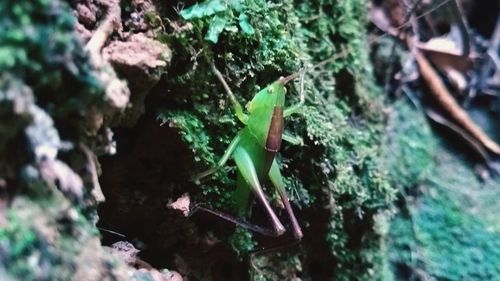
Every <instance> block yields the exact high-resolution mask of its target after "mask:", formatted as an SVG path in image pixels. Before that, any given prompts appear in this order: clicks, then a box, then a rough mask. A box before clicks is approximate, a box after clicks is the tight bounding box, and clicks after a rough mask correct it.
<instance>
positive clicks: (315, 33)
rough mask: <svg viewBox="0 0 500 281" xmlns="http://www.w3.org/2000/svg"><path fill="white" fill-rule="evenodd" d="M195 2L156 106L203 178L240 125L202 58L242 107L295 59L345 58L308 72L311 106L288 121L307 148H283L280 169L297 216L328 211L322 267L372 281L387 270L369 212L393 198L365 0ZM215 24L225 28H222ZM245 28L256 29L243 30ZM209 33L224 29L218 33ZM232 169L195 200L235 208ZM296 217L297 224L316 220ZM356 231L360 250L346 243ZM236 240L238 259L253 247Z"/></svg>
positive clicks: (293, 97)
mask: <svg viewBox="0 0 500 281" xmlns="http://www.w3.org/2000/svg"><path fill="white" fill-rule="evenodd" d="M202 3H203V4H198V6H191V7H190V8H188V9H187V10H184V12H181V15H182V16H184V19H186V20H188V21H189V22H190V23H191V24H192V25H193V27H192V29H190V30H189V31H185V32H182V33H176V34H171V35H169V36H167V37H166V38H164V39H165V40H168V41H169V42H170V43H171V45H172V46H173V49H175V50H176V56H175V57H174V60H173V62H172V68H171V72H170V74H171V77H170V79H169V81H168V87H169V89H170V93H171V96H170V100H169V101H170V102H171V103H169V105H168V106H166V107H165V106H164V107H161V108H158V109H157V110H158V111H159V112H161V113H160V116H161V118H162V120H163V121H164V122H168V123H170V124H175V125H174V126H175V127H176V128H177V129H178V130H179V131H180V135H181V136H182V138H183V140H184V142H185V143H186V144H187V145H188V146H189V147H190V148H191V150H192V152H193V154H194V158H193V159H194V161H195V163H194V167H195V170H198V171H202V170H204V169H207V168H208V167H210V166H211V165H213V163H214V162H215V161H217V160H218V157H220V156H221V155H222V153H223V152H224V150H225V149H226V147H227V145H228V144H229V142H230V141H231V139H232V138H233V137H234V136H235V135H236V133H237V130H238V129H239V128H241V125H239V124H238V123H237V122H236V121H235V117H234V116H233V115H232V113H231V108H230V106H229V105H228V103H229V102H228V100H227V97H226V96H225V94H224V92H223V90H222V88H221V87H220V85H219V82H218V81H217V80H216V79H215V77H214V76H213V75H212V74H211V71H210V68H209V64H208V62H207V60H206V56H208V57H209V58H213V59H214V60H215V63H216V65H217V66H218V67H219V68H220V69H221V70H223V73H224V77H225V79H226V80H227V81H228V82H229V84H230V85H231V87H232V88H233V90H234V91H235V92H236V94H237V98H238V99H239V100H240V101H241V103H242V104H245V103H246V102H247V101H249V100H250V99H251V98H252V96H253V94H254V93H256V92H257V90H258V89H259V88H261V87H263V86H265V85H266V84H267V83H270V82H272V81H273V80H275V79H277V78H278V77H279V76H280V75H285V74H289V73H292V72H294V71H297V70H298V69H299V66H300V64H301V61H303V62H308V63H312V62H318V61H321V60H322V59H326V58H328V57H330V56H332V55H334V54H336V53H341V52H342V50H343V49H345V50H347V52H345V55H344V56H340V58H339V59H338V60H336V61H334V62H332V63H330V64H329V65H327V66H324V67H322V68H321V69H319V70H317V71H311V73H309V75H308V76H307V78H306V90H307V96H308V98H307V99H308V105H307V106H306V107H304V108H303V110H302V111H301V112H300V113H299V114H298V115H296V116H294V117H292V118H291V119H290V120H289V122H288V125H287V129H286V130H287V131H289V132H290V133H291V134H295V135H299V136H301V137H302V138H304V140H305V146H303V147H294V146H291V145H289V144H286V143H285V144H284V145H283V148H282V158H281V159H280V160H281V161H280V162H281V163H282V165H283V166H284V165H286V168H283V169H282V171H283V174H284V176H285V177H286V182H287V184H289V185H288V186H287V188H288V189H289V192H290V193H291V194H294V196H293V198H294V199H295V203H296V204H298V206H299V209H302V210H303V211H306V210H307V212H310V214H311V215H312V216H314V215H313V214H314V212H320V211H321V210H324V208H327V209H328V216H327V219H326V220H327V221H326V222H324V223H326V225H327V229H328V232H327V233H326V234H325V236H323V237H319V239H322V241H324V242H323V243H324V244H325V245H327V246H328V247H329V248H330V249H331V251H330V254H329V255H328V256H326V257H325V259H324V262H325V263H333V264H334V270H333V271H332V272H334V273H332V275H331V276H330V277H331V278H333V276H335V278H340V280H348V279H352V278H353V276H356V278H358V279H370V280H371V279H372V278H375V277H376V276H377V272H378V268H379V267H383V266H384V265H383V259H382V258H381V257H380V255H379V254H378V253H379V247H380V236H379V235H377V234H376V233H375V230H374V229H373V225H374V221H373V216H374V215H375V214H376V213H377V212H378V211H379V210H381V209H384V208H385V206H387V204H388V203H389V202H391V200H393V198H394V190H393V189H392V188H391V186H390V185H389V182H388V181H387V177H386V174H385V172H384V171H383V169H382V168H381V166H380V165H379V163H380V159H381V149H380V145H381V133H382V129H383V125H384V117H383V113H382V110H381V109H382V100H381V97H380V94H379V91H378V90H376V88H375V87H374V84H373V79H372V75H371V69H370V68H369V63H368V58H367V54H366V53H365V52H364V51H363V49H364V46H365V44H366V40H365V35H364V34H365V30H364V28H363V26H364V25H365V23H366V16H365V3H364V1H309V2H301V3H295V2H293V1H285V2H282V3H280V4H279V5H278V4H272V3H269V2H266V1H241V2H238V5H237V6H235V5H236V4H234V5H233V4H228V6H226V4H224V3H223V2H222V1H205V2H202ZM282 11H287V12H286V13H283V12H282ZM241 15H248V22H245V23H243V24H242V23H241V21H240V20H241ZM221 18H223V19H225V20H224V21H223V22H221V21H220V19H221ZM247 24H248V25H249V26H251V27H252V29H253V30H254V32H249V26H246V25H247ZM214 25H219V27H217V30H216V32H215V31H214V30H213V29H214V28H216V27H214ZM220 26H223V27H222V28H220ZM244 26H245V27H244ZM211 32H215V33H217V34H216V36H215V35H214V34H210V33H211ZM198 51H199V52H200V53H198ZM193 59H194V60H195V63H193V62H192V60H193ZM289 90H290V91H289V93H290V94H288V96H289V97H290V98H289V101H287V103H289V104H292V103H294V102H296V101H297V96H298V94H297V91H296V87H294V86H290V87H289ZM179 108H181V110H179ZM229 165H230V166H231V165H232V164H229ZM233 171H234V167H232V169H230V170H229V174H228V172H227V171H223V172H220V173H217V174H215V175H214V176H213V177H212V178H211V179H210V180H209V181H206V182H204V183H203V184H201V185H200V192H199V193H198V196H195V197H196V200H197V201H203V202H208V203H212V204H213V205H214V206H216V207H217V208H220V209H224V210H230V209H231V206H232V203H231V197H230V195H231V194H230V191H231V190H232V188H234V185H235V182H234V176H232V175H233ZM193 173H194V172H193ZM195 195H196V194H195ZM221 198H222V199H221ZM298 212H300V211H298ZM301 217H303V220H304V222H303V224H304V225H307V224H308V223H307V221H308V220H310V219H311V217H310V216H309V215H303V216H301ZM354 229H357V231H359V232H360V234H359V237H360V238H359V239H362V241H363V242H360V241H358V240H357V239H358V238H355V237H354V238H353V237H352V236H353V235H352V233H351V232H352V231H354ZM306 235H308V233H307V230H306ZM314 235H316V236H317V235H318V233H315V234H314ZM356 237H358V236H357V235H356ZM232 241H233V243H232V245H233V247H235V248H236V250H237V251H238V252H246V251H247V250H248V249H242V248H240V247H241V246H236V245H241V243H239V244H238V243H234V239H233V240H232ZM304 243H306V242H304ZM243 244H245V245H248V244H247V243H243ZM245 247H247V246H244V248H245ZM281 258H284V257H281ZM302 262H304V263H306V262H307V261H306V260H302ZM283 264H286V261H285V262H284V263H283ZM369 268H371V270H368V269H369ZM369 272H370V273H369ZM275 279H276V278H275ZM267 280H273V278H272V277H269V278H268V279H267Z"/></svg>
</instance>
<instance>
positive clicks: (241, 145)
mask: <svg viewBox="0 0 500 281" xmlns="http://www.w3.org/2000/svg"><path fill="white" fill-rule="evenodd" d="M212 71H213V72H214V74H215V75H216V76H217V78H218V79H219V81H220V82H221V83H222V85H223V86H224V88H225V90H226V92H227V93H228V95H229V98H230V100H231V103H232V106H233V110H234V112H235V115H236V117H237V118H238V119H239V120H240V121H241V122H242V123H243V124H244V125H245V127H244V128H243V129H241V130H240V131H239V132H238V134H237V135H236V137H235V138H234V139H233V140H232V141H231V143H230V145H229V147H228V148H227V149H226V151H225V152H224V154H223V156H222V158H221V159H220V160H219V162H218V163H217V164H216V166H215V167H213V168H211V169H209V170H207V171H204V172H202V173H200V174H198V175H197V176H195V178H194V180H195V181H196V182H199V180H200V179H201V178H204V177H206V176H208V175H210V174H212V173H214V172H216V171H217V170H219V169H221V168H222V167H223V166H224V165H225V164H226V162H227V161H228V160H229V158H230V157H231V156H232V158H233V159H234V161H235V162H236V166H237V168H238V175H237V188H236V190H235V191H234V198H235V201H236V206H237V209H238V210H236V211H237V213H238V214H239V215H244V214H246V213H247V211H246V210H247V209H248V207H249V204H250V202H251V200H250V198H253V197H252V194H253V195H254V196H255V198H257V200H258V201H259V202H260V203H261V204H262V205H263V206H264V209H265V212H266V213H267V215H268V217H269V220H270V223H271V228H268V227H263V226H259V225H256V224H252V223H249V222H248V221H245V220H242V219H240V218H238V217H236V216H233V215H229V214H226V213H222V212H220V211H216V210H212V209H210V208H207V207H203V206H200V205H197V206H195V207H194V208H193V209H192V210H191V214H193V213H194V212H196V211H198V210H203V211H205V212H209V213H212V214H214V215H216V216H218V217H221V218H223V219H225V220H228V221H230V222H233V223H235V224H237V225H240V226H242V227H245V228H247V229H249V230H251V231H254V232H257V233H260V234H262V235H266V236H272V237H277V236H280V235H282V234H283V233H285V231H286V229H285V227H284V226H283V223H282V222H281V221H280V220H279V218H278V216H277V215H276V213H275V212H274V210H273V209H272V208H271V205H270V203H269V201H268V200H267V198H266V196H265V194H264V191H263V189H262V182H264V181H267V180H269V181H270V183H271V184H272V185H273V187H274V188H275V190H276V191H277V193H278V195H279V197H280V198H281V200H282V202H283V205H284V207H285V210H286V212H287V215H288V219H289V220H290V223H291V226H292V232H293V238H294V239H295V240H296V241H298V240H300V239H301V238H302V236H303V234H302V229H301V228H300V225H299V223H298V222H297V219H296V217H295V214H294V212H293V209H292V206H291V205H290V201H289V198H288V195H287V192H286V190H285V185H284V183H283V177H282V175H281V172H280V169H279V165H278V163H277V162H276V159H275V157H276V154H277V153H278V151H279V149H280V146H281V141H282V140H285V141H288V142H291V143H293V144H301V143H302V140H301V139H300V138H297V137H293V136H288V135H286V134H284V133H283V127H284V118H286V117H288V116H290V115H292V114H294V113H296V112H298V111H299V110H300V108H301V106H302V105H303V104H304V101H305V94H304V74H305V71H301V72H298V73H295V74H292V75H289V76H287V77H282V78H280V79H278V80H277V81H275V82H273V83H271V84H270V85H269V86H267V87H265V88H264V89H262V90H260V91H259V92H258V93H257V94H256V95H255V96H254V97H253V99H252V100H251V101H250V103H249V104H248V106H247V110H248V114H246V113H245V112H244V111H243V108H242V106H241V105H240V103H239V102H238V101H237V100H236V98H235V96H234V94H233V92H232V91H231V89H230V88H229V86H228V85H227V83H226V82H225V80H224V78H223V76H222V74H221V73H220V71H219V70H218V69H217V68H216V67H215V65H214V64H213V63H212ZM299 75H300V76H301V83H300V84H301V87H300V88H301V90H300V100H299V102H298V103H297V104H295V105H293V106H291V107H289V108H284V106H285V94H286V88H285V85H286V84H287V83H288V82H289V81H291V80H293V79H295V78H296V77H297V76H299Z"/></svg>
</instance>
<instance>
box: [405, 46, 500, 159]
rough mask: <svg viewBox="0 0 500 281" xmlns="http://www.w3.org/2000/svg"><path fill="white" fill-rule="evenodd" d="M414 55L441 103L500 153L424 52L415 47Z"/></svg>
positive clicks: (452, 115) (472, 134)
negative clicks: (449, 89) (460, 103)
mask: <svg viewBox="0 0 500 281" xmlns="http://www.w3.org/2000/svg"><path fill="white" fill-rule="evenodd" d="M413 55H414V56H415V59H416V61H417V64H418V66H419V67H420V73H421V75H422V78H423V79H424V80H425V82H426V83H427V85H428V86H429V88H430V92H431V93H432V94H433V96H434V97H435V98H436V100H437V101H438V102H439V104H440V105H441V106H442V107H443V108H444V109H445V110H446V111H447V112H448V113H449V114H450V115H451V117H452V118H453V119H454V120H455V121H456V122H457V123H458V125H460V126H461V127H462V128H463V129H464V130H465V131H467V132H468V133H469V134H470V135H471V136H472V137H474V138H475V139H477V140H478V141H479V142H481V144H482V145H483V146H484V147H485V148H487V149H488V150H489V151H491V152H493V153H495V154H498V155H500V146H499V145H498V144H497V143H496V142H495V141H493V140H492V139H491V138H490V137H489V136H488V135H487V134H486V133H485V132H484V131H483V130H482V129H481V128H480V127H479V126H478V125H477V124H476V123H475V122H474V121H473V120H472V119H471V118H470V117H469V115H468V114H467V112H466V111H465V110H463V109H462V108H461V107H460V105H459V104H458V103H457V102H456V101H455V99H454V98H453V97H452V95H451V94H450V92H449V91H448V89H447V88H446V86H445V85H444V83H443V81H442V80H441V78H439V75H438V74H437V72H436V71H435V70H434V69H433V68H432V66H431V64H430V63H429V62H428V61H427V59H426V58H425V57H424V56H423V55H422V53H421V52H420V51H419V50H417V49H416V48H413Z"/></svg>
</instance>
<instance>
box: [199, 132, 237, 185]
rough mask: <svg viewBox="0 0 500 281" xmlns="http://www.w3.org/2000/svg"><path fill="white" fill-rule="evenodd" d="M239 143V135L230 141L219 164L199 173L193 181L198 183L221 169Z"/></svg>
mask: <svg viewBox="0 0 500 281" xmlns="http://www.w3.org/2000/svg"><path fill="white" fill-rule="evenodd" d="M239 142H240V134H238V135H236V137H235V138H234V139H233V140H232V141H231V143H230V144H229V146H228V148H227V149H226V151H225V152H224V155H222V157H221V159H220V160H219V162H217V164H216V165H215V166H214V167H212V168H210V169H208V170H206V171H204V172H201V173H199V174H198V175H196V176H195V177H193V181H194V182H199V181H200V179H202V178H204V177H206V176H209V175H211V174H213V173H215V172H217V170H219V169H221V168H222V167H223V166H224V165H225V164H226V162H227V160H229V157H231V155H232V154H233V152H234V149H235V148H236V147H237V146H238V143H239Z"/></svg>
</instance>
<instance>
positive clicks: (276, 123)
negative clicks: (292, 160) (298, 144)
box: [266, 106, 284, 152]
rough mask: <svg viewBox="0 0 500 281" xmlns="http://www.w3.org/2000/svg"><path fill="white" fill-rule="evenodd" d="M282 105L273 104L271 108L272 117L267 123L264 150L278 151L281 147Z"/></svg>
mask: <svg viewBox="0 0 500 281" xmlns="http://www.w3.org/2000/svg"><path fill="white" fill-rule="evenodd" d="M283 126H284V123H283V107H281V106H275V107H274V109H273V117H272V118H271V124H269V131H268V133H267V140H266V150H267V151H271V152H278V150H279V149H280V147H281V137H282V135H283Z"/></svg>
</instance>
